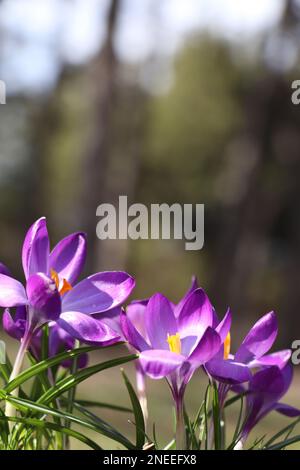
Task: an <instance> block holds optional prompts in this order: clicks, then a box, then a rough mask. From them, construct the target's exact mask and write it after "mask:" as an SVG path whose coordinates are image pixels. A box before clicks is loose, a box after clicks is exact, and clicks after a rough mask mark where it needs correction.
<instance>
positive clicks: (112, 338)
mask: <svg viewBox="0 0 300 470" xmlns="http://www.w3.org/2000/svg"><path fill="white" fill-rule="evenodd" d="M57 323H58V325H59V326H60V327H61V328H63V329H64V330H65V331H67V333H69V335H71V336H73V337H74V338H77V339H79V340H80V341H82V342H84V343H88V344H99V345H101V346H108V345H110V344H114V343H116V342H118V341H119V340H120V336H119V335H118V334H117V333H115V332H114V331H113V330H111V329H110V328H109V327H108V326H107V325H105V324H104V323H103V322H102V321H101V320H96V319H95V318H93V317H90V316H89V315H86V314H84V313H81V312H64V313H62V314H61V315H60V317H59V319H58V320H57Z"/></svg>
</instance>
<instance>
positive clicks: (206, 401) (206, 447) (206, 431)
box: [200, 385, 211, 450]
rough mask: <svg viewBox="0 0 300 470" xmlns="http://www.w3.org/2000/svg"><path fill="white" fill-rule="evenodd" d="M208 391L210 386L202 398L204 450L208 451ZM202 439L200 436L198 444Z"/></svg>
mask: <svg viewBox="0 0 300 470" xmlns="http://www.w3.org/2000/svg"><path fill="white" fill-rule="evenodd" d="M210 390H211V386H210V385H208V387H207V389H206V392H205V397H204V432H205V450H207V449H208V407H209V401H210ZM202 439H203V437H202V436H201V435H200V442H202Z"/></svg>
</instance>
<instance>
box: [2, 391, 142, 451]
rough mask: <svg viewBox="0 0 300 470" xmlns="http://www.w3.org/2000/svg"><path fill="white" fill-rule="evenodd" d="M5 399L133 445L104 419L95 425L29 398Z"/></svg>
mask: <svg viewBox="0 0 300 470" xmlns="http://www.w3.org/2000/svg"><path fill="white" fill-rule="evenodd" d="M6 399H7V401H9V402H10V403H12V404H13V405H14V406H16V408H18V409H21V410H24V409H30V410H32V411H36V412H38V413H41V414H42V415H50V416H53V417H56V418H59V419H63V420H69V421H71V422H73V423H75V424H79V425H81V426H84V427H86V428H88V429H91V430H92V431H95V432H97V433H99V434H102V435H104V436H106V437H109V438H110V439H113V440H114V441H117V442H119V443H121V444H123V445H124V446H125V447H126V448H127V449H129V448H131V449H134V445H133V444H131V443H130V442H129V441H128V440H127V439H126V438H125V437H124V436H122V435H121V434H120V433H118V432H117V431H115V430H114V429H113V428H112V427H111V426H110V425H108V424H106V423H105V422H104V421H102V420H100V419H99V420H98V421H97V425H95V424H94V423H93V422H91V421H86V420H82V419H81V418H78V417H77V416H74V415H72V414H70V413H66V412H63V411H60V410H57V409H54V408H49V407H48V406H45V405H41V404H38V403H34V402H31V401H29V400H23V399H20V398H17V397H13V396H10V395H9V396H7V398H6ZM56 424H57V423H56ZM65 428H68V426H65Z"/></svg>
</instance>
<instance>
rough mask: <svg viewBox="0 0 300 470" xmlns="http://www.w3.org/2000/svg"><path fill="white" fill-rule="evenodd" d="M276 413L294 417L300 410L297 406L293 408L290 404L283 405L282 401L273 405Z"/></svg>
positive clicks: (299, 413)
mask: <svg viewBox="0 0 300 470" xmlns="http://www.w3.org/2000/svg"><path fill="white" fill-rule="evenodd" d="M274 409H275V410H276V411H278V413H280V414H282V415H284V416H288V417H290V418H295V417H297V416H300V410H298V409H297V408H294V407H293V406H290V405H285V404H284V403H277V404H276V405H275V407H274Z"/></svg>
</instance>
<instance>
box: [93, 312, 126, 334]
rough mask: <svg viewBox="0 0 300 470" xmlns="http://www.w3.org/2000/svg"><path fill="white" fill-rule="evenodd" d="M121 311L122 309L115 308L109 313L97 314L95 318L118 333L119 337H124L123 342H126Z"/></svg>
mask: <svg viewBox="0 0 300 470" xmlns="http://www.w3.org/2000/svg"><path fill="white" fill-rule="evenodd" d="M121 311H122V307H114V308H112V309H111V310H108V311H107V312H101V313H95V314H94V315H93V318H96V320H101V321H102V322H103V323H105V325H107V326H109V328H111V329H112V330H114V331H115V332H116V333H118V335H119V336H121V337H122V341H126V339H125V337H124V335H123V331H122V328H121V324H120V315H121Z"/></svg>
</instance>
